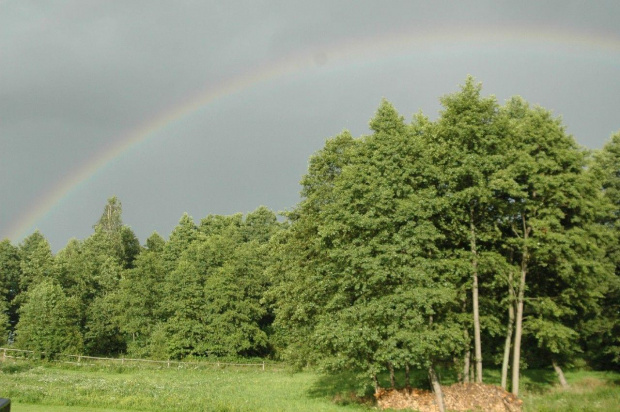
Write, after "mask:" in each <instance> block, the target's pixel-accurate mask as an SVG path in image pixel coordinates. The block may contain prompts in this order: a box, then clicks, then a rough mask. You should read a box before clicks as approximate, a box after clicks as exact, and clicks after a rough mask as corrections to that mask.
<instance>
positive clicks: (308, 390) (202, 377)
mask: <svg viewBox="0 0 620 412" xmlns="http://www.w3.org/2000/svg"><path fill="white" fill-rule="evenodd" d="M0 391H1V396H2V397H8V398H11V400H12V402H13V404H14V405H16V406H15V407H14V409H13V410H14V411H20V410H28V409H21V406H20V405H23V406H24V407H26V406H25V405H49V406H69V407H71V406H80V407H83V408H87V409H75V411H76V412H77V411H85V410H96V409H88V408H107V409H109V410H132V411H154V410H157V411H179V412H182V411H231V412H232V411H241V412H243V411H248V412H249V411H265V412H267V411H299V412H303V411H325V412H330V411H356V410H357V411H363V410H368V409H367V408H366V407H364V406H362V405H359V404H355V403H349V404H347V405H343V404H337V403H334V402H333V400H332V399H333V397H334V396H336V397H337V394H334V393H332V392H330V389H329V388H327V387H326V386H325V384H323V383H321V379H320V376H319V375H317V374H315V373H310V372H302V373H289V372H286V371H284V370H266V371H262V370H256V369H242V368H221V369H218V368H210V369H174V368H171V369H150V370H149V369H135V368H122V367H110V368H104V367H83V366H80V367H72V366H66V365H58V364H44V363H42V364H34V363H16V364H4V365H2V366H1V367H0ZM342 403H346V402H342ZM28 407H29V406H28ZM31 410H33V411H35V410H37V409H31ZM47 410H52V409H51V408H48V409H47ZM58 410H67V411H71V410H72V409H68V408H67V409H58Z"/></svg>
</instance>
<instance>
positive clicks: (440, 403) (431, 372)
mask: <svg viewBox="0 0 620 412" xmlns="http://www.w3.org/2000/svg"><path fill="white" fill-rule="evenodd" d="M428 377H429V378H430V380H431V387H432V388H433V392H434V393H435V400H436V401H437V407H438V408H439V412H446V404H445V403H444V399H443V391H442V390H441V384H440V383H439V379H438V378H437V374H436V373H435V369H434V368H433V365H431V366H430V367H429V368H428Z"/></svg>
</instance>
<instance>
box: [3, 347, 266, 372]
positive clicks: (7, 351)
mask: <svg viewBox="0 0 620 412" xmlns="http://www.w3.org/2000/svg"><path fill="white" fill-rule="evenodd" d="M37 355H45V352H34V351H31V350H23V349H13V348H0V359H1V360H2V361H3V362H4V361H6V360H7V359H32V358H34V357H35V356H37ZM57 358H58V359H57V361H59V362H63V361H62V360H61V359H65V361H64V362H65V363H72V364H75V365H87V364H89V363H88V361H91V362H97V363H99V362H102V363H111V364H121V365H128V366H129V365H130V364H132V363H133V364H140V363H142V364H157V365H162V366H166V367H168V368H169V367H171V366H176V367H185V366H194V367H200V366H205V367H214V366H215V367H222V366H238V367H260V368H261V369H262V370H265V362H264V361H263V362H261V363H243V362H222V361H215V362H207V361H204V362H202V361H201V362H191V361H178V360H150V359H135V358H104V357H98V356H86V355H62V354H59V355H57ZM91 364H95V363H91Z"/></svg>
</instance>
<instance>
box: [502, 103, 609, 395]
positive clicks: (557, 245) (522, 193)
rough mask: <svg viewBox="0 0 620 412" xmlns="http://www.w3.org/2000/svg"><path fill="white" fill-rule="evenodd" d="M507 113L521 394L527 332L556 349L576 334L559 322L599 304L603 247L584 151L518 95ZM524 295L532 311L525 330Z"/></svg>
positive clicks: (506, 189) (509, 230) (509, 227)
mask: <svg viewBox="0 0 620 412" xmlns="http://www.w3.org/2000/svg"><path fill="white" fill-rule="evenodd" d="M504 110H505V111H506V113H507V115H508V116H509V118H510V121H511V131H512V133H513V135H512V150H510V151H509V152H508V153H507V156H508V158H509V161H508V162H507V163H506V165H507V166H506V168H505V169H503V170H502V171H501V172H500V174H501V177H502V179H498V180H497V182H496V183H497V184H498V186H503V187H501V190H502V191H503V193H505V196H506V198H505V201H506V204H508V205H509V206H510V208H511V210H509V211H508V212H509V213H507V214H506V217H505V218H504V220H503V224H504V226H505V233H506V234H507V236H510V237H509V238H508V239H507V244H508V245H509V246H510V247H512V248H514V250H515V256H517V259H518V260H519V262H520V273H519V278H518V280H517V282H516V313H515V334H514V348H513V362H512V363H513V364H512V392H513V393H514V394H515V395H518V392H519V372H520V370H519V364H520V360H521V341H522V335H523V333H524V331H526V332H530V333H532V334H533V336H535V337H537V338H538V342H539V344H543V345H546V346H545V347H546V348H547V349H549V350H551V352H554V350H553V349H554V348H558V349H559V348H562V347H564V348H568V347H571V346H564V345H563V344H562V340H563V339H564V343H567V341H566V340H565V339H566V338H568V337H569V336H570V335H571V333H570V331H569V330H568V329H566V327H567V325H566V324H565V323H563V321H562V319H564V321H565V320H566V318H567V316H568V317H570V316H574V315H575V314H576V313H577V312H576V311H577V310H578V308H579V307H581V309H585V307H587V306H588V305H589V304H592V303H595V299H594V296H595V295H596V294H598V292H597V291H596V290H595V289H596V288H594V289H589V287H590V286H594V283H596V282H597V281H596V279H597V277H599V276H601V274H602V273H604V268H603V267H601V266H600V265H598V264H597V263H596V261H597V259H598V258H599V257H600V248H598V247H596V246H594V245H595V242H592V241H591V240H593V238H592V235H593V234H594V232H593V231H592V230H588V226H589V227H592V226H591V225H590V222H592V220H593V217H594V214H595V212H594V210H595V209H593V204H594V203H596V200H595V199H597V198H598V195H597V193H596V187H595V186H593V185H591V182H589V181H588V179H587V178H586V176H585V172H584V170H585V157H584V153H583V152H582V151H581V150H580V149H579V148H578V146H577V145H576V143H575V141H574V140H573V138H572V137H571V136H569V135H567V134H566V133H565V130H564V126H563V125H562V124H561V122H560V120H559V119H555V118H553V117H552V116H551V114H550V113H549V112H548V111H547V110H544V109H542V108H539V107H535V108H530V107H529V105H528V104H527V103H526V102H525V101H523V100H522V99H520V98H513V99H512V100H510V101H509V102H508V103H507V104H506V107H505V109H504ZM592 201H594V202H592ZM527 279H529V280H530V281H529V282H528V281H527ZM589 290H591V291H592V292H590V291H589ZM526 292H527V293H528V296H529V297H530V298H532V299H531V300H529V301H528V302H530V303H529V310H530V311H531V313H532V315H533V316H531V317H530V320H531V322H530V324H529V327H527V328H526V326H524V313H525V309H526V308H525V301H526V300H525V297H526ZM588 295H590V296H588ZM586 302H590V303H586ZM552 325H554V328H553V329H551V326H552ZM553 331H555V332H553ZM545 342H546V343H545ZM551 342H554V343H551ZM573 347H574V346H573Z"/></svg>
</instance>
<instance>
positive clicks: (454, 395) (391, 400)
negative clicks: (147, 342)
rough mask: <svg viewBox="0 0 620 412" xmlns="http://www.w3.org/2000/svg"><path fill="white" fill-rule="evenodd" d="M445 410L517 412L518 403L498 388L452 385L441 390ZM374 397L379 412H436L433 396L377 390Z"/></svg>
mask: <svg viewBox="0 0 620 412" xmlns="http://www.w3.org/2000/svg"><path fill="white" fill-rule="evenodd" d="M442 389H443V394H444V401H445V404H446V409H447V410H450V411H459V412H461V411H463V412H464V411H488V412H521V404H522V401H521V400H520V399H519V398H517V397H516V396H514V395H513V394H511V393H510V392H507V391H505V390H504V389H502V388H500V387H499V386H494V385H485V384H481V383H456V384H454V385H452V386H445V387H442ZM375 397H376V398H377V405H378V406H379V407H380V408H381V409H387V408H391V409H413V410H418V411H420V412H438V411H439V408H438V407H437V404H436V402H435V394H434V393H432V392H431V391H427V390H420V389H399V390H395V389H389V390H380V391H379V392H378V393H377V394H376V395H375Z"/></svg>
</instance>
